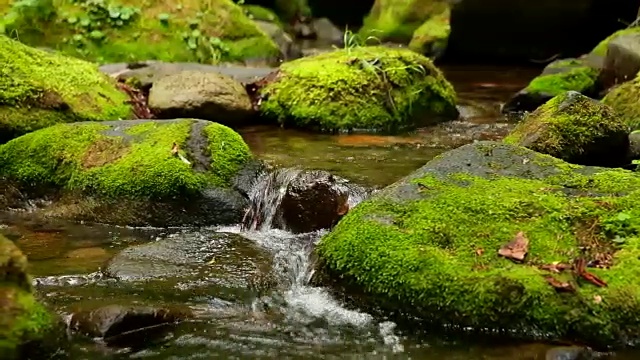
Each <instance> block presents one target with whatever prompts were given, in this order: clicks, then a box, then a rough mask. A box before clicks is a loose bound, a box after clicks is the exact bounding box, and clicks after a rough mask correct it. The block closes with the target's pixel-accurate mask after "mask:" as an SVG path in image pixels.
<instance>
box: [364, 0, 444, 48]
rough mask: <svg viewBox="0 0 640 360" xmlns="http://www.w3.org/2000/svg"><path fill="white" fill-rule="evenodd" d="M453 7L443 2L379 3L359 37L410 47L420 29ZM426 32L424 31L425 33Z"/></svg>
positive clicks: (382, 1)
mask: <svg viewBox="0 0 640 360" xmlns="http://www.w3.org/2000/svg"><path fill="white" fill-rule="evenodd" d="M449 6H450V5H449V3H448V2H447V1H441V0H411V1H402V0H390V1H384V0H375V1H374V3H373V7H372V8H371V11H370V12H369V15H367V17H365V19H364V24H363V26H362V28H361V29H360V31H359V32H358V34H359V35H360V36H361V37H362V38H363V39H366V38H367V37H369V36H372V37H375V38H376V39H378V40H379V41H383V42H384V41H391V42H397V43H401V44H409V42H410V41H411V39H412V38H413V37H414V32H415V31H416V30H417V29H418V28H420V27H421V26H422V25H423V24H425V22H426V21H428V20H429V19H431V18H433V17H436V16H443V15H444V14H445V13H447V12H448V9H449ZM426 31H427V29H424V28H423V29H422V30H421V34H424V33H425V32H426ZM414 46H418V44H417V43H414Z"/></svg>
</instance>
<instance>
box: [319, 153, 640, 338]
mask: <svg viewBox="0 0 640 360" xmlns="http://www.w3.org/2000/svg"><path fill="white" fill-rule="evenodd" d="M639 203H640V176H638V175H637V174H635V173H634V172H631V171H626V170H621V169H605V168H598V167H584V166H578V165H571V164H568V163H566V162H564V161H562V160H559V159H555V158H553V157H551V156H548V155H543V154H540V153H536V152H534V151H532V150H528V149H526V148H523V147H518V146H514V145H509V144H503V143H497V142H486V141H483V142H477V143H474V144H469V145H465V146H462V147H460V148H457V149H455V150H451V151H449V152H446V153H444V154H442V155H440V156H438V157H436V158H434V159H433V160H432V161H430V162H428V163H427V164H426V165H425V166H423V167H422V168H420V169H419V170H417V171H415V172H414V173H412V174H411V175H409V176H407V177H406V178H404V179H402V180H400V181H398V182H396V183H395V184H393V185H390V186H388V187H387V188H385V189H383V190H381V191H379V192H377V193H375V194H373V195H372V196H371V197H369V198H368V199H366V200H365V201H363V202H362V203H360V204H359V205H358V206H356V207H355V208H353V209H352V210H351V211H350V212H349V213H348V214H347V215H346V216H345V217H344V218H343V219H342V220H341V221H340V222H339V223H338V225H336V227H335V228H334V229H333V230H332V231H331V232H330V233H329V234H327V235H326V236H324V237H323V238H322V239H321V241H320V243H319V244H318V246H317V248H316V251H317V253H318V255H319V258H320V259H321V260H322V262H321V264H322V266H321V267H320V269H322V270H323V271H320V272H318V274H324V276H326V277H325V279H327V278H328V279H330V280H332V281H334V283H335V284H337V285H339V286H343V290H344V291H346V292H347V293H351V294H353V293H354V292H355V293H356V294H355V295H357V296H356V297H355V298H357V299H359V300H361V301H364V302H363V303H362V304H360V305H362V306H364V307H367V306H368V305H370V306H374V307H376V308H381V309H384V310H387V311H393V312H395V313H396V314H398V313H401V314H406V317H410V318H416V317H417V318H420V319H422V320H424V321H425V322H427V323H428V324H431V325H433V326H436V327H439V326H443V327H446V328H447V329H448V330H451V331H455V330H456V329H457V330H460V331H465V332H466V331H469V330H473V331H479V332H483V331H489V332H490V333H491V334H498V333H499V334H500V335H499V336H505V335H507V334H510V335H513V336H517V337H519V338H523V337H524V338H527V337H530V338H539V337H540V336H546V337H548V338H550V339H556V340H557V339H561V340H565V341H570V342H574V343H580V344H588V345H593V346H594V347H596V348H598V347H607V346H611V347H623V346H626V345H627V344H629V343H635V342H636V341H638V340H640V318H638V317H637V316H636V314H637V313H638V312H639V311H640V296H639V295H638V294H640V291H638V290H639V287H640V285H639V284H638V282H636V281H634V280H633V279H634V278H635V276H636V275H635V274H636V273H638V272H639V271H640V262H638V257H639V256H640V250H639V249H640V236H639V235H638V231H637V229H638V228H640V223H639V221H638V219H640V216H639V214H640V207H639V206H638V204H639ZM406 317H405V319H406ZM423 326H424V324H423ZM498 330H499V331H498Z"/></svg>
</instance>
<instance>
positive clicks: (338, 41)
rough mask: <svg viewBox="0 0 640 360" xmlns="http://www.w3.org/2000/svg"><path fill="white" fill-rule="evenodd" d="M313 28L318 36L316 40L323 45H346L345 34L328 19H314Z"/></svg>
mask: <svg viewBox="0 0 640 360" xmlns="http://www.w3.org/2000/svg"><path fill="white" fill-rule="evenodd" d="M311 26H312V27H313V30H314V32H315V34H316V40H317V42H318V43H319V44H323V45H335V46H343V45H344V32H343V31H342V30H340V29H339V28H338V27H337V26H335V25H334V24H333V23H332V22H331V20H329V19H327V18H319V19H313V20H312V22H311Z"/></svg>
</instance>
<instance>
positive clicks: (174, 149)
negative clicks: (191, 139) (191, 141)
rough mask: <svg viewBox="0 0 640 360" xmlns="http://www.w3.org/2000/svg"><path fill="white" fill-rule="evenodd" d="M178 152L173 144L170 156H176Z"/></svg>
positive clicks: (176, 145)
mask: <svg viewBox="0 0 640 360" xmlns="http://www.w3.org/2000/svg"><path fill="white" fill-rule="evenodd" d="M178 151H180V147H179V146H178V144H177V143H173V147H172V148H171V155H173V156H176V155H177V154H178Z"/></svg>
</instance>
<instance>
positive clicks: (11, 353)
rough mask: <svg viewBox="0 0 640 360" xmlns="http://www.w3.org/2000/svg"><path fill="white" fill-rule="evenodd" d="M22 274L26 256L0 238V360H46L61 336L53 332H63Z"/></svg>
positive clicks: (25, 274)
mask: <svg viewBox="0 0 640 360" xmlns="http://www.w3.org/2000/svg"><path fill="white" fill-rule="evenodd" d="M26 271H27V258H26V256H24V255H23V254H22V252H20V250H19V249H18V248H17V247H16V246H15V245H14V243H13V242H11V241H9V240H7V239H6V238H5V237H4V236H2V235H0V358H2V359H6V360H14V359H24V358H34V359H35V358H46V357H48V356H49V355H51V353H47V351H48V350H47V349H49V350H50V351H54V350H56V348H50V346H52V344H54V340H55V339H56V338H57V336H58V335H59V334H62V332H60V333H59V334H57V335H56V334H55V332H56V331H59V330H63V329H62V328H59V327H58V325H59V319H57V318H56V316H55V315H53V314H51V313H50V312H49V311H48V310H47V309H45V308H44V306H43V305H42V304H40V303H39V302H38V301H37V300H36V298H35V297H34V293H33V288H32V286H31V279H30V277H29V276H28V275H27V272H26ZM50 344H51V345H50ZM54 346H55V345H54ZM30 356H33V357H30Z"/></svg>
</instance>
